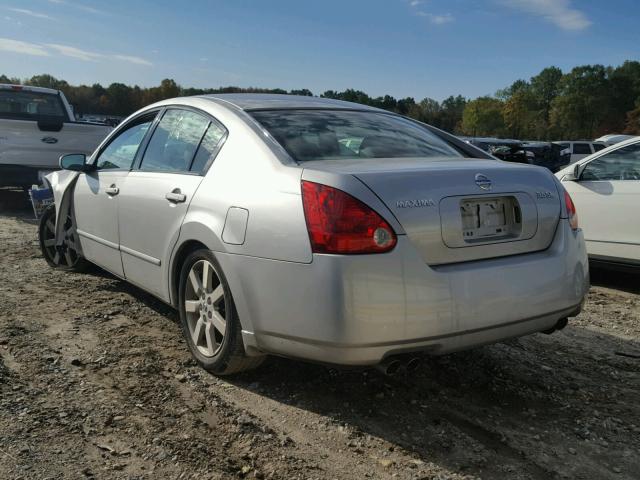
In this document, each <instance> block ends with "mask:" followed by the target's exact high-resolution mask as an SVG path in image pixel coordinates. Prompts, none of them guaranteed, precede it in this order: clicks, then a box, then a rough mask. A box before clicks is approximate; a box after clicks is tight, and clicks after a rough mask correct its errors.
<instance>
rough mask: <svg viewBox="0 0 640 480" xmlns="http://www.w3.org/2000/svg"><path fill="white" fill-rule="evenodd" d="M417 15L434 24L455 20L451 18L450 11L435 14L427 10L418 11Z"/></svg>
mask: <svg viewBox="0 0 640 480" xmlns="http://www.w3.org/2000/svg"><path fill="white" fill-rule="evenodd" d="M417 15H419V16H421V17H425V18H426V19H428V20H429V21H430V22H431V23H433V24H434V25H444V24H445V23H450V22H453V21H454V20H455V19H454V18H453V15H451V14H450V13H443V14H435V13H428V12H418V13H417Z"/></svg>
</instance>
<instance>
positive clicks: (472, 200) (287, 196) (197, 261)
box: [40, 94, 589, 374]
mask: <svg viewBox="0 0 640 480" xmlns="http://www.w3.org/2000/svg"><path fill="white" fill-rule="evenodd" d="M60 166H61V168H62V169H63V170H62V171H59V172H55V173H53V174H51V175H50V176H49V177H48V180H49V182H50V184H51V187H52V189H53V191H54V196H55V206H54V207H51V208H50V209H49V210H47V211H46V213H45V214H44V216H43V217H42V221H41V224H40V244H41V247H42V251H43V254H44V256H45V258H46V260H47V262H48V263H49V264H50V265H51V266H52V267H55V268H61V269H66V270H78V269H81V268H82V267H83V266H84V265H85V264H86V263H87V262H91V263H93V264H96V265H98V266H100V267H102V268H103V269H105V270H108V271H110V272H111V273H113V274H114V275H116V276H118V277H121V278H123V279H126V280H127V281H128V282H130V283H132V284H134V285H136V286H138V287H140V288H142V289H143V290H146V291H147V292H150V293H152V294H153V295H155V296H157V297H158V298H160V299H162V300H163V301H165V302H167V303H168V304H170V305H173V306H174V307H175V308H176V309H178V310H179V312H180V319H181V323H182V329H183V332H184V336H185V338H186V342H187V345H188V346H189V349H190V350H191V352H192V354H193V356H194V357H195V358H196V360H197V361H198V362H199V364H200V365H201V366H202V367H204V368H205V369H207V370H209V371H212V372H214V373H216V374H230V373H234V372H238V371H241V370H245V369H248V368H251V367H254V366H256V365H258V364H259V363H260V362H261V360H262V359H263V358H264V356H265V354H276V355H284V356H289V357H297V358H300V359H307V360H312V361H317V362H323V363H327V364H340V365H375V364H379V363H381V362H385V363H386V362H389V359H395V358H405V357H407V356H408V355H407V354H412V353H415V352H426V353H430V354H443V353H447V352H453V351H456V350H462V349H467V348H471V347H474V346H477V345H482V344H487V343H491V342H496V341H499V340H503V339H507V338H511V337H517V336H521V335H526V334H530V333H533V332H541V331H545V332H550V331H553V330H555V329H558V328H562V327H563V326H564V325H566V322H567V317H571V316H575V315H577V314H578V313H579V312H580V309H581V305H582V303H583V300H584V297H585V294H586V292H587V290H588V286H589V275H588V264H587V256H586V253H585V246H584V240H583V235H582V231H581V230H580V229H579V228H578V219H577V215H576V211H575V207H574V205H573V203H572V201H571V198H570V197H569V195H568V194H567V193H566V191H565V190H564V189H563V187H562V185H561V184H560V183H559V182H558V181H557V180H556V179H555V177H554V176H553V175H552V174H551V173H550V172H549V171H547V170H546V169H544V168H539V167H535V166H529V165H521V164H510V163H506V162H503V161H499V160H496V159H494V158H493V157H491V156H489V155H487V154H485V153H484V152H482V151H480V150H478V149H476V148H475V147H473V146H470V145H468V144H466V143H464V142H462V141H460V140H458V139H457V138H455V137H453V136H451V135H449V134H447V133H445V132H442V131H440V130H437V129H435V128H433V127H430V126H428V125H425V124H422V123H419V122H415V121H413V120H410V119H407V118H405V117H402V116H399V115H396V114H393V113H389V112H386V111H383V110H379V109H375V108H370V107H366V106H363V105H357V104H353V103H348V102H341V101H335V100H328V99H323V98H314V97H298V96H286V95H257V94H237V95H236V94H233V95H205V96H197V97H186V98H176V99H172V100H166V101H162V102H159V103H156V104H154V105H151V106H149V107H146V108H144V109H142V110H140V111H139V112H137V113H135V114H134V115H132V116H130V117H129V118H128V119H126V120H125V121H124V122H122V123H121V124H120V125H119V126H118V127H117V128H116V129H115V130H114V131H113V132H112V133H111V134H110V135H109V136H108V137H107V139H106V140H104V142H103V143H102V144H101V145H100V146H99V147H98V149H97V150H96V151H95V153H94V154H93V155H92V156H91V157H90V158H85V157H84V156H83V155H66V156H63V157H62V158H61V163H60Z"/></svg>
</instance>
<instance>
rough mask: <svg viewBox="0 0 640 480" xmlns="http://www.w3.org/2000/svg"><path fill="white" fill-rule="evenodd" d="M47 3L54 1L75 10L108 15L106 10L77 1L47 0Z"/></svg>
mask: <svg viewBox="0 0 640 480" xmlns="http://www.w3.org/2000/svg"><path fill="white" fill-rule="evenodd" d="M49 3H55V4H56V5H65V6H67V7H71V8H75V9H77V10H82V11H84V12H89V13H94V14H96V15H109V13H108V12H105V11H104V10H99V9H97V8H93V7H89V6H88V5H82V4H80V3H78V2H77V1H74V3H69V2H67V0H49Z"/></svg>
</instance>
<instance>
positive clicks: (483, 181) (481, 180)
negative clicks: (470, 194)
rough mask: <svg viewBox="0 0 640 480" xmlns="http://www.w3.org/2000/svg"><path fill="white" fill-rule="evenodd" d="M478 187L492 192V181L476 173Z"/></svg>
mask: <svg viewBox="0 0 640 480" xmlns="http://www.w3.org/2000/svg"><path fill="white" fill-rule="evenodd" d="M476 185H478V186H479V187H480V188H481V189H482V190H491V180H489V177H487V176H486V175H483V174H481V173H476Z"/></svg>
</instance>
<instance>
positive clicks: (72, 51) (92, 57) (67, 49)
mask: <svg viewBox="0 0 640 480" xmlns="http://www.w3.org/2000/svg"><path fill="white" fill-rule="evenodd" d="M46 46H47V47H49V48H52V49H53V50H55V51H56V52H58V53H59V54H60V55H64V56H65V57H71V58H77V59H78V60H84V61H85V62H95V61H96V60H98V59H100V58H103V57H104V55H101V54H99V53H94V52H88V51H86V50H82V49H80V48H76V47H71V46H69V45H59V44H57V43H47V44H46Z"/></svg>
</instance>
